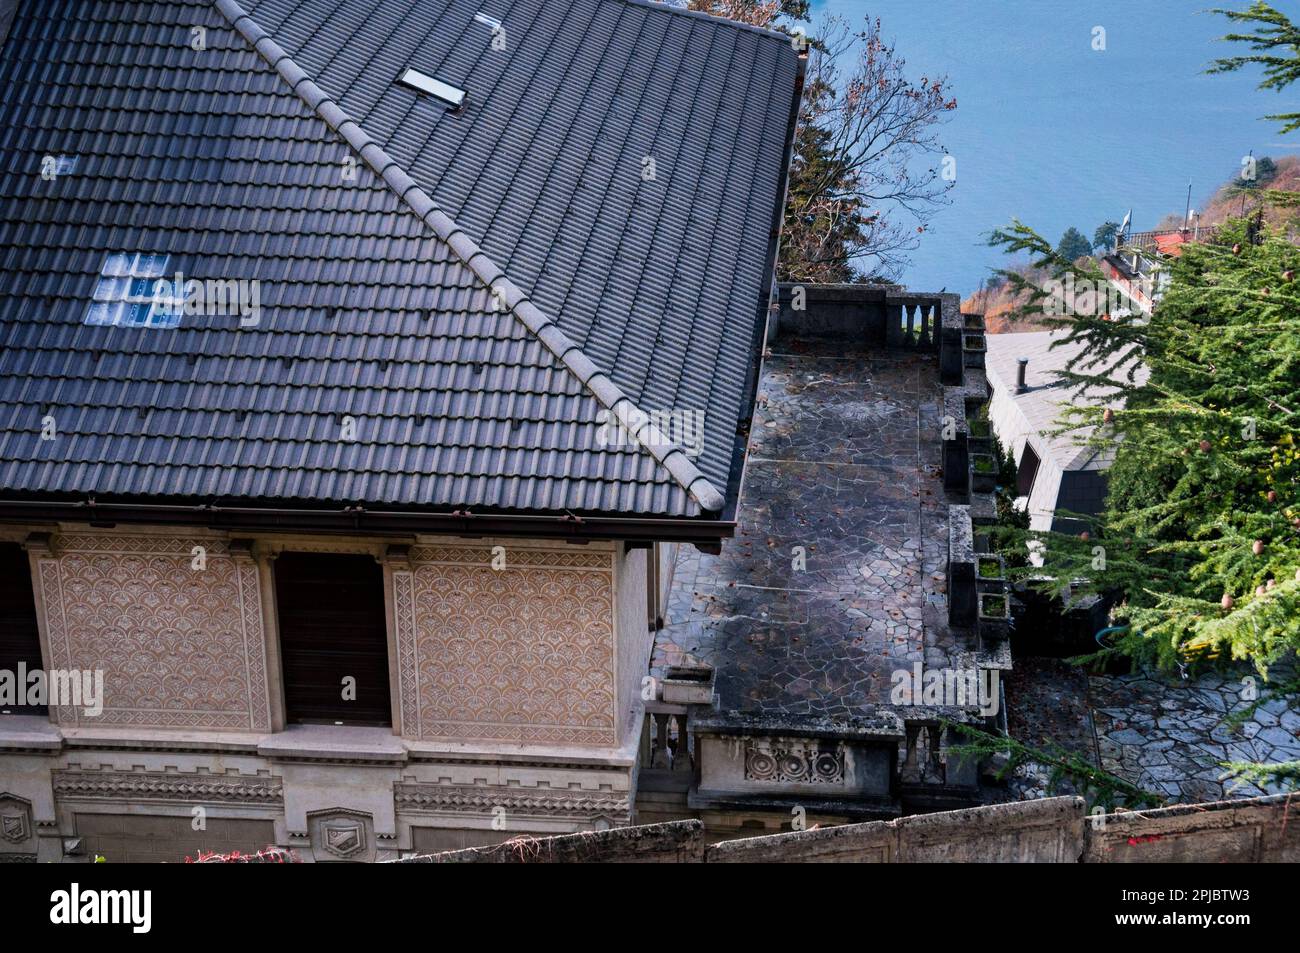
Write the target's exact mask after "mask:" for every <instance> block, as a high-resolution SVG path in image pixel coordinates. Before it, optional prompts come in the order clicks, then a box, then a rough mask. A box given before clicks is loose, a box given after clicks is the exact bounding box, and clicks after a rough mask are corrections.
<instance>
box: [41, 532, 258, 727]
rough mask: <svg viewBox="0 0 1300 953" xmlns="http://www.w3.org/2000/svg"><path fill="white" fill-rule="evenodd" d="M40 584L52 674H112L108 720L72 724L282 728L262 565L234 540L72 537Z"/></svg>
mask: <svg viewBox="0 0 1300 953" xmlns="http://www.w3.org/2000/svg"><path fill="white" fill-rule="evenodd" d="M195 547H202V549H201V551H196V549H195ZM200 553H201V555H200ZM37 576H38V582H37V585H38V586H39V588H40V593H41V597H42V600H43V604H44V615H45V622H46V632H47V635H48V638H49V651H50V655H51V663H52V664H51V668H54V669H81V670H91V671H93V670H100V671H102V672H103V679H104V681H103V696H104V698H103V711H102V713H100V714H98V715H87V714H86V713H85V711H84V710H83V708H73V707H67V706H60V707H58V708H57V709H56V713H57V718H58V721H59V723H60V724H62V725H67V726H104V727H123V726H134V727H144V728H186V729H214V730H217V729H220V730H227V731H231V730H233V731H241V730H242V731H269V730H270V727H271V722H270V709H269V706H268V701H267V673H266V657H265V643H264V633H263V625H262V600H261V594H260V591H259V588H258V572H257V566H256V565H255V564H254V563H253V562H252V561H251V560H250V559H247V558H241V559H237V558H235V557H233V556H232V555H231V553H230V552H229V550H228V549H227V547H226V544H225V543H224V542H223V541H221V540H219V539H214V538H189V537H177V536H156V535H114V536H100V535H95V534H89V533H88V534H84V535H63V536H59V537H57V538H56V540H55V546H54V549H53V551H52V552H51V553H50V554H48V555H42V556H41V557H40V559H39V562H38V571H37Z"/></svg>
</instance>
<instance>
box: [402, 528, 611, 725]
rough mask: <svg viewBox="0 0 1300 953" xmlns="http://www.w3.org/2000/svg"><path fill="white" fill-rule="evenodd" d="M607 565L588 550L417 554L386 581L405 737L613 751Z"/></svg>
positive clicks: (603, 551)
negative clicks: (390, 586) (390, 590)
mask: <svg viewBox="0 0 1300 953" xmlns="http://www.w3.org/2000/svg"><path fill="white" fill-rule="evenodd" d="M494 557H495V558H496V560H497V562H496V567H497V568H493V566H494V563H493V560H494ZM613 560H614V553H613V550H612V548H603V547H601V548H598V547H596V546H591V547H575V546H570V547H564V548H562V549H561V548H545V547H529V546H521V545H518V544H515V545H508V546H506V547H504V548H502V549H498V550H497V551H495V552H494V550H493V548H492V546H491V545H489V544H456V545H447V546H417V547H415V548H413V549H412V551H411V554H410V569H409V571H407V570H402V571H397V572H394V573H393V577H392V578H393V607H394V617H395V622H396V627H397V651H398V668H399V673H400V685H401V700H402V701H401V704H402V723H403V726H404V727H403V733H404V734H405V735H406V736H408V737H412V738H419V739H421V740H429V741H455V742H467V741H485V742H505V743H510V742H513V743H516V744H549V745H614V744H617V742H618V735H619V731H618V727H619V726H618V721H619V719H618V717H617V714H616V697H615V696H616V690H615V678H616V676H615V672H616V660H615V655H616V652H615V639H614V581H613V569H614V566H613Z"/></svg>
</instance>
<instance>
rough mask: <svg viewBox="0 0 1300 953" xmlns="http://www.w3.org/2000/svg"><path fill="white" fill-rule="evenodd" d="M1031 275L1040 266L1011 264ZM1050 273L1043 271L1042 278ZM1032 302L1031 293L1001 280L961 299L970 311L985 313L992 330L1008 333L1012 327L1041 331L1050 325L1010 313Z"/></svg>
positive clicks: (1041, 279) (966, 309)
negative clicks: (1016, 316)
mask: <svg viewBox="0 0 1300 953" xmlns="http://www.w3.org/2000/svg"><path fill="white" fill-rule="evenodd" d="M1009 270H1010V271H1015V272H1016V273H1018V274H1020V275H1024V276H1025V277H1027V278H1030V277H1034V276H1035V274H1036V269H1034V268H1031V267H1029V266H1028V265H1022V266H1021V267H1019V268H1011V269H1009ZM1046 278H1047V275H1046V274H1043V275H1039V276H1038V280H1039V281H1043V280H1046ZM1028 303H1029V295H1028V294H1027V293H1025V292H1021V293H1019V294H1016V293H1015V291H1014V289H1013V288H1012V287H1011V285H1010V283H1009V282H1006V281H997V282H995V283H994V284H992V285H990V286H989V287H986V288H984V289H983V290H981V291H977V292H975V294H973V295H971V296H970V297H969V298H967V299H966V300H965V301H963V302H962V303H961V310H962V311H963V312H964V313H966V314H982V315H984V325H985V328H986V329H987V330H988V333H989V334H1007V333H1009V332H1012V331H1038V330H1042V329H1044V328H1046V326H1047V325H1045V324H1043V323H1041V322H1039V321H1034V320H1024V319H1019V320H1015V321H1013V320H1012V319H1011V318H1010V313H1011V312H1012V311H1014V310H1016V309H1017V308H1023V307H1024V306H1025V305H1026V304H1028Z"/></svg>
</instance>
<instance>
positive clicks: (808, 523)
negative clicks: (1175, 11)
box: [653, 338, 976, 719]
mask: <svg viewBox="0 0 1300 953" xmlns="http://www.w3.org/2000/svg"><path fill="white" fill-rule="evenodd" d="M774 347H775V353H773V354H772V355H771V356H770V357H769V358H768V359H767V360H766V361H765V363H764V371H763V376H762V380H761V382H760V389H759V398H758V408H757V411H756V413H755V417H754V426H753V432H752V436H751V450H750V456H749V461H748V464H747V469H746V473H745V483H744V486H743V488H742V496H741V502H740V522H739V526H738V529H737V533H736V538H735V540H733V541H731V542H729V543H726V544H724V546H723V547H722V554H721V555H719V556H712V555H705V554H701V553H699V552H698V551H696V550H695V549H694V548H693V547H685V546H684V547H681V550H680V553H679V556H678V561H677V565H676V568H675V574H674V577H673V587H672V594H671V597H670V600H669V605H668V612H667V616H666V618H665V627H664V629H663V630H662V631H661V632H660V633H659V635H658V638H657V640H656V644H655V654H654V661H653V665H654V669H655V671H656V673H657V674H658V673H662V670H663V668H664V667H665V666H668V665H679V664H691V663H702V664H705V665H709V666H712V667H713V668H714V669H716V671H717V694H718V701H719V705H718V707H719V708H720V709H721V710H722V711H728V710H730V711H740V712H745V713H751V714H755V715H764V716H777V717H778V718H779V717H780V716H790V717H813V718H829V719H840V718H844V717H849V716H861V715H866V714H870V712H871V711H872V709H873V708H874V707H875V706H885V705H889V694H890V688H891V682H890V675H891V673H892V672H893V671H894V670H896V669H899V668H906V667H911V666H912V664H913V663H915V662H918V661H919V662H923V663H924V664H925V666H926V667H927V668H932V667H951V668H967V667H971V666H973V665H975V664H976V663H975V658H974V656H975V651H976V645H975V640H974V637H973V636H967V635H964V634H957V633H950V631H949V628H948V620H947V605H946V600H945V598H944V593H945V588H946V566H947V559H948V501H947V500H946V499H945V497H944V488H943V476H942V471H941V469H940V466H941V456H942V445H941V440H940V437H941V418H942V416H943V413H944V409H943V408H944V405H943V389H942V387H941V385H940V378H939V360H938V356H937V355H936V354H934V353H926V352H920V351H911V352H909V351H899V350H884V349H879V348H871V349H868V347H867V346H866V345H857V344H850V343H848V342H846V341H842V340H841V341H835V340H825V341H812V340H803V339H799V338H794V339H787V338H781V339H778V341H777V342H776V344H775V345H774ZM801 548H802V549H801ZM801 552H802V555H803V562H802V563H801V561H800V558H799V557H800V554H801Z"/></svg>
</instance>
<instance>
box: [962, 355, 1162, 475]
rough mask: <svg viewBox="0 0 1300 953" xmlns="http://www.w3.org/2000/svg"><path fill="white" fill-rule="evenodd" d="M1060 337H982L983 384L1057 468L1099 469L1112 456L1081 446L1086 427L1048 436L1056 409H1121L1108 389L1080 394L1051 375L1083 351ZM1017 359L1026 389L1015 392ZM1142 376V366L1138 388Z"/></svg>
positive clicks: (1095, 370) (1091, 370)
mask: <svg viewBox="0 0 1300 953" xmlns="http://www.w3.org/2000/svg"><path fill="white" fill-rule="evenodd" d="M1065 336H1066V332H1065V331H1022V332H1018V333H1014V334H990V335H988V337H987V339H986V340H987V342H988V345H987V346H988V352H987V354H986V356H985V367H986V369H987V371H988V376H989V383H990V384H991V385H992V386H993V387H994V388H995V389H997V390H1002V391H1004V392H1005V393H1006V394H1007V395H1008V396H1009V398H1010V399H1011V400H1012V401H1013V402H1014V403H1015V406H1016V408H1017V409H1018V410H1019V411H1020V415H1021V417H1022V418H1023V420H1024V425H1025V430H1024V431H1023V432H1025V433H1033V434H1037V435H1038V439H1037V441H1036V443H1038V444H1040V446H1041V449H1044V450H1045V451H1046V452H1048V453H1050V454H1051V455H1052V459H1054V460H1055V461H1056V463H1057V465H1058V466H1059V467H1060V468H1061V469H1062V470H1104V469H1106V468H1107V467H1109V466H1110V464H1111V463H1112V462H1113V459H1114V453H1113V452H1112V451H1109V450H1101V449H1099V448H1097V447H1090V446H1087V445H1086V443H1085V442H1086V441H1087V440H1088V438H1089V437H1090V436H1091V435H1092V428H1091V427H1081V428H1079V429H1077V430H1073V431H1071V432H1069V433H1062V434H1055V433H1053V432H1052V431H1054V430H1056V429H1057V428H1058V427H1059V426H1060V423H1059V418H1060V416H1061V413H1062V411H1063V410H1064V409H1065V408H1067V407H1069V406H1071V405H1073V404H1085V403H1088V404H1094V405H1098V406H1109V407H1112V408H1114V409H1119V408H1121V407H1123V400H1122V399H1120V398H1119V396H1118V395H1117V393H1116V392H1114V391H1101V390H1100V389H1098V388H1090V389H1089V390H1088V392H1087V393H1086V394H1085V393H1083V391H1082V389H1080V388H1071V387H1070V386H1069V385H1068V384H1067V383H1065V382H1064V381H1062V380H1061V379H1060V378H1059V377H1057V376H1056V374H1057V372H1058V371H1064V370H1066V368H1067V367H1068V366H1069V363H1070V362H1071V361H1072V360H1074V359H1075V358H1076V357H1078V356H1079V355H1080V354H1082V353H1083V351H1084V347H1085V345H1084V343H1083V342H1080V341H1073V342H1069V343H1057V342H1062V341H1063V340H1064V338H1065ZM1022 357H1024V358H1028V359H1029V364H1028V366H1027V368H1026V371H1025V383H1026V385H1027V386H1028V389H1027V390H1026V391H1025V392H1024V393H1022V394H1017V393H1016V382H1017V379H1018V378H1017V374H1018V373H1019V360H1020V358H1022ZM1076 370H1077V371H1078V372H1079V373H1081V374H1101V373H1102V372H1103V369H1102V368H1100V367H1084V366H1082V365H1080V366H1078V367H1077V368H1076ZM1148 373H1149V372H1148V371H1147V369H1146V368H1145V367H1139V368H1138V369H1137V372H1136V376H1135V381H1136V382H1137V383H1139V384H1141V383H1143V382H1145V380H1146V378H1147V375H1148ZM1127 374H1128V369H1127V368H1125V369H1123V370H1121V371H1120V372H1118V373H1116V374H1112V375H1110V376H1111V378H1112V379H1114V380H1116V381H1120V380H1122V379H1126V376H1127ZM1117 389H1118V388H1116V390H1117ZM999 436H1000V437H1002V438H1003V440H1006V439H1009V435H1007V434H1000V435H999Z"/></svg>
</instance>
